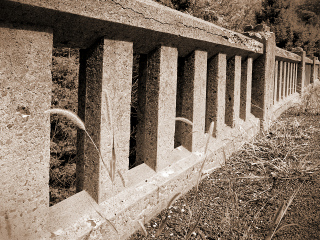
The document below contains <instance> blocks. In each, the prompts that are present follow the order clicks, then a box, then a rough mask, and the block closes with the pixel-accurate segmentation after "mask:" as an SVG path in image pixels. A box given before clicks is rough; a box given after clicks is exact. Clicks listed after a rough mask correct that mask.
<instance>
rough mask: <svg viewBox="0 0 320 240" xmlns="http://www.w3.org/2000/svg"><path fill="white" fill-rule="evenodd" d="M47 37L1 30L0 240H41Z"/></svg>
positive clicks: (30, 30)
mask: <svg viewBox="0 0 320 240" xmlns="http://www.w3.org/2000/svg"><path fill="white" fill-rule="evenodd" d="M52 39H53V36H52V32H51V30H50V29H41V28H40V27H29V26H23V25H19V26H17V25H16V24H15V25H14V26H13V25H10V24H6V25H1V27H0V99H1V101H0V115H1V121H0V129H1V130H0V176H1V178H0V239H12V240H13V239H46V238H47V237H49V236H47V235H46V233H45V232H46V231H47V230H46V222H47V219H48V210H49V163H50V116H49V114H45V113H44V111H46V110H48V109H49V108H50V106H51V86H52V80H51V79H52V77H51V61H52Z"/></svg>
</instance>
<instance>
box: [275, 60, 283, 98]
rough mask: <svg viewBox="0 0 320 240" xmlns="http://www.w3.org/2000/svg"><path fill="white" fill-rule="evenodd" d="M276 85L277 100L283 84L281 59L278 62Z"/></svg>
mask: <svg viewBox="0 0 320 240" xmlns="http://www.w3.org/2000/svg"><path fill="white" fill-rule="evenodd" d="M277 71H278V87H277V98H276V100H277V101H280V100H281V93H282V85H283V61H279V63H278V69H277Z"/></svg>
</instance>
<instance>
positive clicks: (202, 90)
mask: <svg viewBox="0 0 320 240" xmlns="http://www.w3.org/2000/svg"><path fill="white" fill-rule="evenodd" d="M183 61H184V62H183V66H182V71H183V73H182V77H181V78H178V87H177V91H178V92H177V102H178V103H179V104H178V103H177V117H184V118H187V119H189V120H190V121H192V122H193V126H190V125H188V124H186V123H184V122H181V121H177V122H176V133H175V141H176V142H177V143H178V144H177V145H182V146H184V147H185V148H187V149H188V150H189V151H196V150H198V149H199V148H200V147H202V146H203V139H204V132H205V110H206V85H207V84H206V83H207V61H208V60H207V52H203V51H194V52H193V53H191V54H190V55H189V56H187V57H186V58H185V59H183Z"/></svg>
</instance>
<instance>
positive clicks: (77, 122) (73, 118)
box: [45, 108, 113, 182]
mask: <svg viewBox="0 0 320 240" xmlns="http://www.w3.org/2000/svg"><path fill="white" fill-rule="evenodd" d="M45 113H50V114H59V115H62V116H64V117H66V118H68V119H69V120H71V121H72V122H73V123H74V124H75V125H76V126H77V127H78V128H80V129H81V130H83V131H85V133H86V134H87V136H88V137H89V139H90V141H91V142H92V143H93V145H94V147H95V148H96V150H97V152H98V153H99V156H100V158H101V161H102V163H103V165H104V166H105V168H106V170H107V172H108V173H109V176H110V179H111V181H112V182H113V180H112V177H111V172H110V171H109V169H108V167H107V165H106V163H105V161H104V159H103V157H102V155H101V152H100V151H99V149H98V147H97V145H96V144H95V143H94V141H93V139H92V138H91V136H90V134H89V133H88V132H87V130H86V128H85V125H84V123H83V121H82V120H81V119H80V118H79V117H78V116H77V115H76V114H75V113H73V112H71V111H69V110H65V109H60V108H53V109H49V110H47V111H45Z"/></svg>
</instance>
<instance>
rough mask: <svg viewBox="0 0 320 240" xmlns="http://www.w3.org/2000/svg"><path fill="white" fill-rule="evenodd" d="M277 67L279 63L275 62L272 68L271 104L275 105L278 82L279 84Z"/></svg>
mask: <svg viewBox="0 0 320 240" xmlns="http://www.w3.org/2000/svg"><path fill="white" fill-rule="evenodd" d="M278 65H279V61H276V62H275V66H274V84H273V104H275V102H276V101H277V93H278V82H279V79H278Z"/></svg>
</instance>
